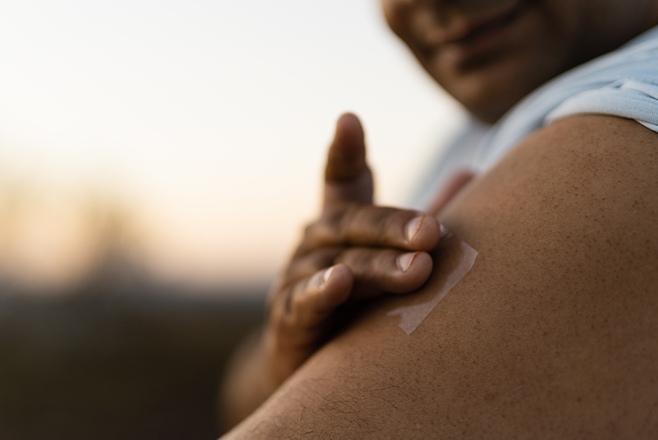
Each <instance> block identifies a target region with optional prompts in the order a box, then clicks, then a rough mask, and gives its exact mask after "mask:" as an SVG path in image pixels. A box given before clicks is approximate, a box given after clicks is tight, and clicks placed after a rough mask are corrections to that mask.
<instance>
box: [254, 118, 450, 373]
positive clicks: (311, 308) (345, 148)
mask: <svg viewBox="0 0 658 440" xmlns="http://www.w3.org/2000/svg"><path fill="white" fill-rule="evenodd" d="M372 198H373V182H372V174H371V172H370V169H369V168H368V166H367V164H366V160H365V145H364V136H363V130H362V128H361V124H360V123H359V120H358V119H357V118H356V117H355V116H354V115H351V114H345V115H343V116H341V118H340V119H339V120H338V122H337V124H336V133H335V137H334V140H333V143H332V144H331V147H330V148H329V154H328V158H327V165H326V170H325V187H324V203H323V209H322V214H321V216H320V219H319V220H318V221H317V222H315V223H313V224H311V225H310V226H308V227H307V228H306V232H305V235H304V239H303V241H302V243H301V245H300V246H299V248H298V249H297V251H296V252H295V254H294V255H293V257H292V260H291V262H290V263H289V265H288V267H287V268H286V269H285V271H284V272H283V274H282V276H281V277H280V279H279V280H277V281H276V282H275V283H274V285H273V286H272V289H271V292H270V303H269V309H268V321H267V323H266V326H265V333H264V335H263V336H264V337H263V341H262V342H263V344H264V347H263V348H264V350H265V353H264V354H265V362H266V363H267V364H268V366H269V368H270V370H271V375H272V378H273V380H274V381H275V382H276V385H277V386H278V385H279V384H280V383H282V382H283V381H284V380H285V379H286V378H287V377H288V376H289V375H291V374H292V373H293V372H294V371H295V370H296V369H297V368H298V367H299V366H300V365H301V364H302V363H303V362H304V361H305V360H306V359H307V358H308V357H309V356H310V355H311V354H312V353H313V352H314V351H315V350H317V348H318V347H319V346H320V345H321V344H322V342H323V341H324V339H325V338H326V335H327V334H328V333H329V332H330V331H331V330H332V328H333V327H334V326H335V324H336V321H337V320H338V314H337V309H338V308H339V307H341V306H342V307H341V308H345V307H347V306H348V304H353V303H355V302H358V301H363V300H368V299H372V298H375V297H378V296H381V295H384V294H389V293H395V294H403V293H408V292H412V291H414V290H416V289H417V288H419V287H420V286H421V285H422V284H423V283H424V282H425V281H426V280H427V278H428V277H429V275H430V273H431V271H432V259H431V257H430V256H429V254H428V253H427V251H430V250H432V249H433V248H434V247H435V246H436V245H437V242H438V240H439V237H440V226H439V224H438V222H437V220H436V219H435V218H434V216H432V215H430V214H424V213H420V212H417V211H410V210H404V209H395V208H384V207H378V206H373V205H372Z"/></svg>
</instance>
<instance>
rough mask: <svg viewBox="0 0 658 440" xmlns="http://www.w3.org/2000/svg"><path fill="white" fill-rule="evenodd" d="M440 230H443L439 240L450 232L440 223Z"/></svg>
mask: <svg viewBox="0 0 658 440" xmlns="http://www.w3.org/2000/svg"><path fill="white" fill-rule="evenodd" d="M439 229H440V230H441V235H440V236H439V238H443V236H444V235H446V232H448V230H447V229H446V227H445V226H443V223H439Z"/></svg>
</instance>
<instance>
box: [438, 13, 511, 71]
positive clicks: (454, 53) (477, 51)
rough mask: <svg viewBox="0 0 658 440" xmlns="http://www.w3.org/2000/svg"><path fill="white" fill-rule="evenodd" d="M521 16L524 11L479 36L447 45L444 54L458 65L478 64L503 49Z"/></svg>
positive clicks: (506, 18) (505, 19) (508, 17)
mask: <svg viewBox="0 0 658 440" xmlns="http://www.w3.org/2000/svg"><path fill="white" fill-rule="evenodd" d="M521 15H522V11H515V12H513V13H512V14H511V15H509V16H507V17H505V18H504V19H502V20H501V22H500V23H498V24H495V25H493V26H491V27H490V28H489V29H486V30H484V31H482V33H480V34H479V35H475V36H472V37H469V38H467V39H465V40H460V41H456V42H452V43H447V44H445V45H444V46H443V48H442V49H443V50H442V52H443V54H444V56H446V57H450V58H451V59H452V60H453V61H454V62H456V63H457V64H458V65H466V64H471V63H473V62H478V61H480V60H482V59H483V58H485V57H487V56H489V55H490V54H493V53H495V52H497V51H499V50H500V49H501V48H502V47H503V45H504V43H505V42H506V41H507V40H508V38H507V36H508V34H509V32H510V30H511V29H512V27H513V26H514V24H515V23H517V22H518V21H519V19H520V16H521Z"/></svg>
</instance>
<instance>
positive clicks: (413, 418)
mask: <svg viewBox="0 0 658 440" xmlns="http://www.w3.org/2000/svg"><path fill="white" fill-rule="evenodd" d="M656 188H658V136H657V135H656V134H655V133H653V132H650V131H649V130H647V129H645V128H644V127H642V126H641V125H639V124H637V123H636V122H633V121H628V120H623V119H619V118H614V117H606V116H579V117H572V118H569V119H566V120H564V121H561V122H557V123H555V124H553V125H551V126H548V127H546V128H544V129H542V130H540V131H538V132H536V133H535V134H533V135H531V136H530V137H528V138H527V139H526V140H524V141H523V142H522V143H521V144H520V145H519V146H518V147H517V148H516V149H514V150H513V151H512V152H510V153H509V154H508V155H507V156H506V157H505V158H504V159H503V161H502V162H501V163H500V164H499V165H498V166H496V167H495V168H494V169H492V170H491V171H489V172H488V173H487V174H486V175H484V176H481V177H479V178H476V179H475V180H473V181H472V182H471V183H470V184H469V185H468V187H466V188H465V189H464V191H463V192H461V193H460V194H459V195H458V196H457V197H456V198H455V199H453V200H452V201H451V202H450V203H449V205H448V206H447V207H446V210H445V211H444V215H443V216H442V221H443V222H445V224H446V225H447V226H448V227H449V228H450V229H451V230H453V231H454V232H455V234H456V235H457V236H458V237H459V238H461V239H462V240H464V241H466V242H467V243H469V244H470V245H471V246H472V247H473V248H475V249H476V250H478V251H479V252H480V256H479V257H478V259H477V260H476V262H475V265H474V267H473V269H472V270H471V271H470V272H469V273H468V274H467V275H466V277H465V278H464V279H463V280H462V281H461V282H460V283H459V284H457V286H456V287H455V288H454V289H453V290H452V291H451V292H450V293H448V295H447V296H446V297H445V298H444V299H443V300H442V301H441V302H440V303H439V304H438V305H437V307H436V308H435V309H434V310H433V311H432V313H430V315H429V316H428V317H427V318H426V319H425V321H423V323H422V324H421V325H420V326H419V327H418V329H417V330H416V331H415V332H414V333H412V334H411V335H409V336H407V335H406V334H405V333H403V332H402V331H401V330H400V328H399V327H398V326H397V325H396V322H395V320H393V321H392V320H391V318H389V317H387V316H386V313H387V311H390V310H392V309H393V308H396V307H399V306H401V305H406V304H412V303H413V302H414V301H418V300H419V299H422V298H423V296H425V297H428V296H431V295H432V293H433V292H434V291H435V290H436V289H437V287H438V285H440V283H441V281H442V279H443V278H444V277H445V276H446V274H445V273H443V272H442V271H441V267H442V266H447V265H449V263H450V259H451V256H452V255H454V253H451V252H450V249H441V245H439V248H438V249H437V251H436V252H435V254H434V257H435V258H436V259H437V261H436V263H437V264H436V265H435V271H434V274H433V275H432V277H431V278H430V281H429V282H428V284H427V285H426V286H424V287H423V288H421V289H420V291H419V292H418V293H417V294H414V295H408V296H402V297H396V298H389V299H386V300H380V301H377V302H376V303H373V304H372V305H371V307H370V308H369V309H368V310H366V311H364V312H363V313H362V314H361V315H360V316H359V317H358V319H357V320H356V321H355V322H354V324H353V325H352V326H350V327H349V328H348V329H347V330H346V331H345V332H344V333H343V334H341V335H340V336H339V337H337V338H336V339H334V340H333V341H331V342H330V343H329V344H327V345H325V346H324V347H323V348H322V349H321V350H320V351H318V352H317V353H316V354H315V355H313V357H311V359H310V360H309V361H308V362H307V363H305V364H304V365H303V366H302V367H301V368H300V369H299V370H298V371H297V372H296V373H295V374H294V375H293V376H291V377H290V379H289V380H288V381H287V382H286V383H285V384H284V385H283V386H282V387H281V388H280V389H279V390H278V391H277V392H276V393H275V394H274V395H273V396H272V397H271V398H270V399H269V400H268V401H267V402H266V403H265V404H264V405H263V406H262V407H261V408H260V409H259V410H258V411H256V412H255V413H254V414H253V415H252V416H250V417H249V418H248V419H247V420H245V421H244V422H243V423H242V424H241V425H239V426H238V427H237V428H236V429H235V430H234V431H232V432H231V433H229V434H228V435H227V436H226V438H227V439H243V438H244V439H247V438H248V439H261V438H263V439H265V438H267V439H278V438H318V439H321V438H359V439H380V438H410V439H413V438H418V439H426V438H460V439H480V438H490V439H509V438H533V439H543V438H546V439H553V438H565V439H569V438H574V439H575V438H578V439H586V438H592V439H606V438H610V439H613V438H614V439H618V438H636V439H644V438H646V439H649V438H656V436H657V435H658V397H656V396H658V381H657V380H656V378H657V377H658V339H657V338H656V337H655V335H656V334H658V320H656V319H655V317H656V316H657V314H658V295H656V293H657V292H656V286H658V272H657V271H656V270H655V268H656V266H657V265H658V231H657V230H656V228H655V218H656V214H657V213H658V191H657V190H656ZM414 297H417V298H416V299H414Z"/></svg>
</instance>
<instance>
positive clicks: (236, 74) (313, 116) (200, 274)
mask: <svg viewBox="0 0 658 440" xmlns="http://www.w3.org/2000/svg"><path fill="white" fill-rule="evenodd" d="M0 59H1V60H2V68H0V176H3V178H5V179H9V180H10V181H15V180H19V181H20V180H26V179H27V180H29V181H31V182H36V183H34V185H36V186H37V187H39V188H42V189H43V190H44V191H45V192H52V193H53V194H56V196H52V197H50V199H49V200H50V202H48V203H46V205H47V206H50V208H47V206H46V207H44V206H45V205H43V204H42V205H43V206H41V205H40V206H41V207H40V208H38V209H37V208H35V209H33V210H32V211H30V212H32V214H31V215H32V217H34V218H32V219H31V220H29V221H27V223H29V224H30V225H31V226H25V225H23V226H21V227H20V228H17V227H16V226H13V229H12V231H13V232H12V234H13V235H12V236H11V237H9V238H7V237H6V236H7V234H9V233H8V232H6V231H8V230H9V229H6V231H5V238H4V241H3V239H2V233H1V232H0V245H3V246H4V248H0V260H2V261H5V262H7V261H10V262H13V263H12V264H14V265H15V266H16V267H15V271H16V272H17V273H19V272H21V271H23V272H30V271H34V273H37V272H38V273H41V272H43V273H44V274H45V275H44V277H46V278H47V277H51V278H52V279H67V277H69V276H73V275H71V274H74V273H75V271H76V269H75V268H76V267H79V266H80V265H84V261H85V260H86V259H88V252H89V251H88V250H85V249H86V248H85V245H84V243H83V242H84V233H83V232H80V231H82V230H83V229H84V228H82V227H79V228H77V227H72V226H71V225H72V224H75V222H74V221H72V220H71V217H72V215H73V214H71V213H67V209H69V208H70V207H69V203H70V205H71V206H74V205H75V204H76V203H78V202H79V200H81V198H82V199H84V197H86V194H87V193H88V192H93V191H100V192H103V193H105V194H110V197H115V198H117V199H120V200H122V202H121V203H123V205H124V206H126V209H127V210H129V211H130V212H131V216H132V217H133V218H134V223H135V225H136V226H135V229H134V232H133V235H132V238H131V240H132V245H133V246H135V247H136V249H137V250H136V254H138V255H139V256H140V258H142V259H143V260H144V261H145V263H146V264H147V265H148V267H149V268H150V270H152V271H153V273H154V274H156V275H157V276H159V277H163V278H165V279H170V280H176V281H181V280H188V281H192V282H197V283H204V284H211V285H213V284H221V283H230V284H236V283H241V282H253V281H254V280H264V279H268V278H269V277H271V276H272V275H273V274H274V272H275V271H276V269H277V268H278V267H280V266H282V265H283V264H284V262H285V257H286V255H287V254H288V253H289V251H290V250H292V247H293V245H294V243H295V242H296V240H297V238H298V234H299V231H300V229H301V225H302V224H303V223H304V222H306V221H309V220H310V219H311V218H312V217H313V215H314V213H315V212H316V208H317V205H318V194H319V191H320V184H321V171H322V166H323V158H324V154H325V151H326V146H327V145H328V142H329V141H330V139H331V134H332V130H333V124H334V121H335V120H336V118H337V117H338V116H339V115H340V113H342V112H343V111H346V110H350V111H353V112H355V113H357V114H358V115H359V116H360V117H361V119H362V121H363V123H364V125H365V129H366V136H367V141H368V145H369V147H370V149H369V152H368V154H369V158H370V161H371V164H372V166H373V168H374V169H375V172H376V174H377V184H378V195H379V201H380V202H384V203H387V204H401V203H404V200H405V197H407V196H408V195H409V193H410V191H411V189H412V188H413V185H414V183H415V181H416V180H417V179H418V178H419V176H420V175H421V174H422V170H423V164H424V163H425V162H426V161H427V158H428V157H429V156H431V155H432V154H434V153H433V152H435V151H436V149H437V148H438V147H439V145H440V141H441V140H442V139H445V138H446V137H448V136H449V135H451V134H452V133H454V130H455V129H456V127H457V126H458V125H459V124H460V122H461V121H462V117H463V116H462V114H461V112H460V110H459V109H458V107H457V106H456V104H454V103H453V102H452V101H451V100H449V99H448V98H446V96H445V95H444V93H443V92H442V91H440V90H439V89H438V88H437V87H436V86H435V85H434V84H433V83H432V82H431V80H430V79H429V77H427V75H426V74H425V73H424V72H423V71H422V70H421V69H420V67H418V66H417V65H416V64H415V62H414V61H413V59H412V57H411V55H409V54H408V53H407V52H406V51H405V49H404V48H403V47H402V45H401V43H399V42H398V41H397V40H396V39H395V37H394V36H393V35H392V34H391V33H390V32H389V31H388V29H387V28H386V26H385V23H384V20H383V18H382V16H381V13H380V11H379V5H378V1H376V0H333V1H330V2H311V1H308V0H284V1H272V0H252V1H250V2H240V1H234V0H219V1H198V0H193V1H190V0H185V1H183V0H171V1H161V0H160V1H155V0H112V1H100V0H85V1H83V0H77V1H75V0H60V1H57V0H40V1H35V0H4V1H3V2H2V3H1V4H0ZM0 183H1V181H0ZM72 201H73V202H72ZM48 209H51V211H48ZM70 209H71V210H74V208H70ZM49 212H50V214H49ZM27 217H30V216H29V215H27ZM30 218H31V217H30ZM57 219H59V220H57ZM0 226H2V222H0ZM60 227H61V228H64V229H65V230H66V231H67V232H62V231H61V230H60ZM18 230H20V231H22V232H21V234H23V235H20V234H18V232H16V231H18ZM76 231H77V232H76ZM76 234H77V236H76ZM19 235H20V237H19ZM23 237H24V238H23ZM85 252H87V253H85ZM53 254H56V255H59V256H60V258H57V259H52V255H53ZM17 256H20V258H18V257H17ZM67 261H68V263H67ZM76 261H77V262H78V263H75V262H76ZM72 262H74V263H72ZM58 277H59V278H58Z"/></svg>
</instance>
